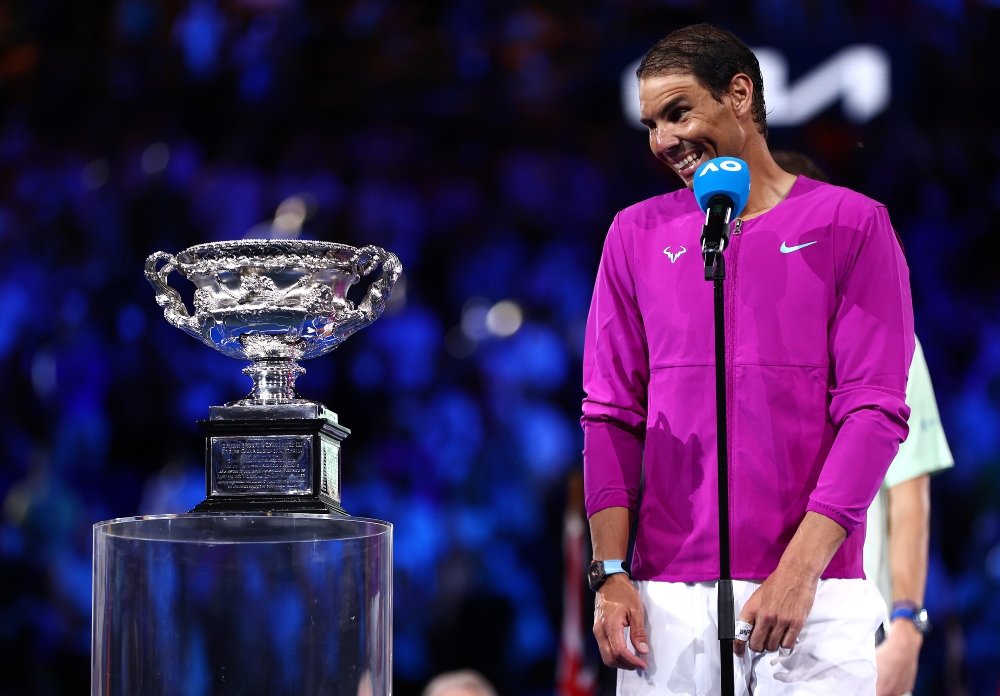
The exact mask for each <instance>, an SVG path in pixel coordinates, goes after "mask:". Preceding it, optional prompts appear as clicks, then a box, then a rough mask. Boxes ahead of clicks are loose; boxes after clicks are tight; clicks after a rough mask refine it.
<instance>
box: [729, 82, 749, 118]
mask: <svg viewBox="0 0 1000 696" xmlns="http://www.w3.org/2000/svg"><path fill="white" fill-rule="evenodd" d="M729 99H730V103H731V104H732V105H733V110H734V111H735V112H736V115H737V116H746V115H748V114H749V113H750V111H751V110H752V109H753V80H751V79H750V76H749V75H747V74H745V73H736V74H735V75H733V79H732V80H730V81H729Z"/></svg>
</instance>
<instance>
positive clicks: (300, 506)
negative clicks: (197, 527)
mask: <svg viewBox="0 0 1000 696" xmlns="http://www.w3.org/2000/svg"><path fill="white" fill-rule="evenodd" d="M380 266H381V273H380V274H379V276H378V278H376V279H375V280H374V281H373V282H372V283H371V284H370V285H369V286H368V289H367V291H366V294H365V297H364V299H363V300H362V301H361V302H360V303H359V304H358V305H357V307H355V305H354V304H353V303H352V302H351V301H350V300H348V299H347V292H348V290H349V289H350V288H351V286H352V285H354V284H355V283H357V282H358V280H359V279H360V278H361V277H363V276H367V275H369V274H370V273H372V272H373V271H374V270H375V269H376V268H379V267H380ZM175 270H176V271H178V272H180V273H181V274H182V275H183V276H184V277H185V278H187V279H188V280H190V281H191V282H192V283H193V284H194V285H195V291H194V298H193V303H194V314H193V315H192V314H189V313H188V310H187V307H186V306H185V304H184V302H183V301H182V299H181V296H180V294H179V293H178V292H177V290H175V289H174V288H172V287H170V285H168V283H167V277H168V276H169V275H170V273H171V272H173V271H175ZM401 272H402V266H401V264H400V262H399V259H398V258H396V256H395V255H394V254H392V253H390V252H387V251H385V250H384V249H380V248H379V247H375V246H366V247H363V248H360V249H358V248H355V247H351V246H347V245H344V244H336V243H333V242H319V241H306V240H271V239H247V240H241V241H229V242H212V243H208V244H198V245H196V246H193V247H190V248H188V249H185V250H184V251H181V252H180V253H178V254H176V255H173V254H168V253H166V252H162V251H158V252H156V253H154V254H151V255H150V256H149V258H147V259H146V269H145V273H146V279H147V280H148V281H149V282H150V284H152V286H153V287H154V288H155V290H156V302H157V304H159V305H160V306H161V307H163V314H164V316H165V317H166V319H167V321H168V322H170V323H171V324H172V325H174V326H176V327H177V328H179V329H182V330H183V331H185V332H186V333H188V334H190V335H191V336H194V337H195V338H197V339H199V340H201V341H202V342H204V343H206V344H208V345H210V346H212V347H213V348H215V349H216V350H218V351H220V352H222V353H224V354H226V355H228V356H230V357H234V358H240V359H242V360H248V361H250V365H249V366H247V367H245V368H244V369H243V373H244V374H246V375H248V376H250V377H251V378H252V379H253V388H252V389H251V391H250V393H249V394H248V395H247V396H246V397H244V398H243V399H239V400H237V401H232V402H230V403H228V404H226V405H224V406H211V407H209V419H208V420H207V421H200V422H199V424H200V425H201V426H202V428H203V429H204V430H205V432H206V437H205V474H206V489H207V497H206V499H205V500H204V501H203V502H201V503H200V504H199V505H197V506H196V507H195V508H194V511H195V512H201V511H224V512H335V513H340V514H345V513H344V509H343V508H342V507H341V495H340V443H341V442H342V441H343V440H344V438H345V437H347V435H349V434H350V431H349V430H348V429H347V428H345V427H344V426H342V425H340V424H339V423H338V422H337V415H336V414H335V413H333V412H332V411H330V410H328V409H327V408H326V407H325V406H323V405H322V404H320V403H315V402H312V401H308V400H305V399H301V398H299V396H298V394H297V393H296V391H295V380H296V378H297V377H299V375H301V374H303V373H305V370H304V369H303V368H302V367H301V366H300V365H299V364H298V361H300V360H304V359H306V358H314V357H316V356H319V355H323V354H324V353H328V352H330V351H331V350H333V349H334V348H336V347H337V346H338V345H340V344H341V343H343V342H344V340H346V339H347V337H348V336H350V335H351V334H353V333H354V332H355V331H358V330H359V329H362V328H364V327H365V326H368V325H369V324H371V323H372V322H373V321H375V320H376V319H378V318H379V317H380V316H381V315H382V312H383V311H384V310H385V302H386V300H387V299H388V298H389V295H390V293H391V292H392V288H393V285H394V284H395V283H396V280H397V279H398V278H399V275H400V273H401Z"/></svg>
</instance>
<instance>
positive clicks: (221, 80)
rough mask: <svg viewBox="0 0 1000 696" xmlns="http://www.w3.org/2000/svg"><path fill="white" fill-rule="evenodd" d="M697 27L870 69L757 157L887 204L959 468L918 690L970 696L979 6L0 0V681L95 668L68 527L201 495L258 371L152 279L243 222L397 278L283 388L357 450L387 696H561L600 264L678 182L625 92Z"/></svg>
mask: <svg viewBox="0 0 1000 696" xmlns="http://www.w3.org/2000/svg"><path fill="white" fill-rule="evenodd" d="M702 19H704V20H708V21H713V22H716V23H719V24H722V25H724V26H727V27H729V28H731V29H733V30H734V31H736V32H737V33H738V34H740V35H741V36H743V37H744V38H745V39H746V40H747V41H748V42H749V43H751V45H755V46H757V45H760V46H765V45H766V46H774V47H778V48H780V49H781V50H783V51H784V52H785V53H786V54H787V55H788V56H789V57H790V62H791V63H792V65H793V67H794V70H795V73H796V75H797V74H801V73H803V72H805V71H807V70H808V69H809V68H810V67H811V66H813V65H814V64H816V63H818V62H820V61H821V60H822V59H823V58H824V57H825V56H826V55H828V54H829V53H832V52H833V51H834V50H835V49H836V48H837V47H839V46H842V45H846V44H858V43H873V44H877V45H880V46H883V47H884V48H885V49H886V50H887V51H888V52H889V55H890V56H891V58H892V65H893V101H892V104H891V105H890V107H889V109H888V110H887V111H886V112H885V113H883V114H880V115H879V116H878V117H877V118H875V119H874V120H872V121H869V122H867V123H863V124H857V123H851V122H848V121H847V120H845V119H844V117H843V115H842V114H841V112H840V110H839V109H838V108H837V106H832V107H831V108H830V109H828V110H827V111H825V112H823V113H822V114H820V115H819V116H818V117H817V118H816V119H814V120H813V121H811V122H810V123H808V124H805V125H804V126H802V127H801V128H797V129H794V130H792V129H780V128H778V129H774V130H773V131H772V136H771V140H772V142H773V143H775V144H776V146H780V147H787V148H794V149H800V150H803V151H807V152H809V153H810V154H811V155H812V156H813V157H814V158H815V159H816V160H817V161H818V162H819V163H820V164H821V165H822V167H823V168H824V169H825V170H826V171H827V172H828V173H829V174H830V175H831V178H832V179H834V180H835V181H839V182H842V183H845V184H847V185H850V186H853V187H855V188H857V189H859V190H862V191H865V192H867V193H869V194H870V195H871V196H873V197H875V198H877V199H879V200H882V201H883V202H885V203H887V204H888V205H889V207H890V210H891V212H892V215H893V219H894V222H895V224H896V226H897V228H898V230H899V232H900V234H901V237H902V239H903V242H904V245H905V249H906V253H907V257H908V259H909V262H910V265H911V274H912V282H913V295H914V302H915V312H916V322H917V332H918V335H919V336H920V337H921V340H922V342H923V345H924V349H925V352H926V355H927V359H928V362H929V365H930V369H931V372H932V375H933V378H934V383H935V386H936V388H937V392H938V397H939V401H940V406H941V415H942V419H943V422H944V425H945V429H946V431H947V433H948V437H949V441H950V442H951V444H952V449H953V450H954V454H955V458H956V462H957V463H956V467H955V469H954V470H953V471H951V472H948V473H947V474H945V475H943V476H941V477H939V478H936V479H935V480H934V482H933V491H932V497H933V513H932V515H933V536H932V566H931V573H930V578H929V583H928V591H927V606H928V609H929V610H930V611H931V614H932V616H935V617H937V618H936V621H935V622H934V623H935V629H934V631H933V632H932V633H931V634H930V635H929V636H928V639H927V642H926V644H925V648H924V656H923V661H922V665H921V674H920V679H919V683H918V694H920V693H927V694H930V693H946V694H965V693H994V692H996V690H997V686H998V683H1000V666H998V665H1000V661H998V660H997V659H996V656H997V649H996V647H995V646H996V642H995V640H994V638H993V627H994V626H996V625H997V624H998V623H1000V602H998V601H996V600H995V599H994V598H993V597H994V596H995V594H996V589H997V583H998V580H1000V516H998V510H1000V505H998V500H1000V476H998V473H997V472H998V471H1000V468H998V466H997V464H998V463H1000V462H998V459H1000V457H998V453H1000V427H997V426H998V423H1000V419H998V415H1000V317H998V315H997V311H996V307H997V306H998V303H997V299H998V298H997V286H996V284H995V283H994V282H993V278H994V277H995V273H994V272H993V270H992V269H991V268H990V265H989V260H988V256H987V249H988V248H990V244H989V241H990V237H989V235H991V234H992V233H994V232H995V229H996V225H995V223H994V222H993V221H994V220H995V218H994V217H993V216H994V215H996V214H997V213H998V212H1000V176H998V175H997V171H998V168H997V166H996V163H997V161H998V157H1000V132H998V131H997V130H996V128H995V126H994V124H993V119H992V118H991V116H990V114H989V112H988V109H987V107H986V106H985V104H986V102H987V100H986V97H985V96H984V95H988V94H989V93H990V92H991V87H992V86H995V85H994V84H993V83H994V82H996V80H997V79H998V78H997V76H996V75H995V74H993V73H990V72H989V71H987V70H985V66H989V65H992V63H993V62H995V61H994V60H993V58H992V53H991V49H992V46H991V44H990V43H989V38H990V37H991V36H996V30H997V29H998V28H1000V26H998V24H1000V21H998V20H1000V7H996V6H995V5H994V4H993V3H989V2H983V3H968V2H960V1H958V0H953V1H951V2H949V1H945V0H924V1H923V2H917V1H911V2H907V1H905V0H894V1H889V0H885V1H884V2H874V3H839V2H832V1H823V0H817V1H815V2H806V3H799V2H791V0H756V1H755V2H751V3H735V2H721V1H719V2H708V1H707V0H705V1H702V2H699V1H696V0H688V1H684V0H659V1H652V0H650V1H648V2H640V1H639V0H628V1H627V2H619V1H616V2H611V1H606V2H602V1H597V0H594V1H589V2H578V1H577V2H570V1H569V0H546V2H530V1H523V2H504V3H501V2H484V1H476V0H449V1H447V2H435V3H431V2H427V3H421V2H411V1H406V2H391V1H389V0H351V1H345V2H336V3H320V2H310V1H308V0H96V1H89V2H82V1H81V0H76V1H73V2H55V1H54V0H34V1H32V2H11V1H9V0H0V364H2V366H3V375H4V376H5V377H6V378H7V379H8V382H7V384H8V386H9V387H10V388H9V389H8V390H7V392H6V393H7V397H5V398H4V399H3V406H2V408H3V438H2V442H0V446H2V456H3V465H2V466H0V502H2V527H0V564H2V565H0V568H2V575H0V577H2V582H3V587H4V590H5V591H4V599H3V602H2V605H0V606H2V613H0V642H2V645H3V648H4V653H5V655H6V656H7V659H8V660H9V661H10V662H12V663H14V664H17V665H18V669H17V670H16V671H15V674H14V675H13V676H10V677H9V678H7V679H5V680H4V683H3V684H0V694H22V693H23V694H27V693H31V694H62V693H70V692H79V691H80V690H82V689H83V688H84V686H83V685H84V684H86V683H87V682H88V679H89V677H88V674H89V669H90V664H89V643H90V601H91V597H90V573H91V567H90V563H91V527H92V525H93V523H94V522H97V521H100V520H104V519H109V518H114V517H123V516H129V515H136V514H158V513H167V512H183V511H186V510H187V509H190V507H191V506H193V505H194V504H195V503H197V502H199V501H200V500H201V499H202V497H204V473H203V465H202V461H201V453H202V441H201V438H202V433H201V431H200V430H199V428H198V426H197V423H196V422H197V421H198V420H200V419H203V418H205V417H207V414H208V407H209V406H210V405H215V404H223V403H226V402H227V401H232V400H234V399H238V398H240V397H242V396H243V395H244V394H245V393H246V392H247V391H249V388H250V383H249V380H248V379H247V378H246V377H245V376H243V375H242V374H241V373H240V370H241V369H242V367H243V366H242V365H241V364H240V363H239V362H237V361H234V360H232V359H231V358H227V357H224V356H222V355H221V354H218V353H216V352H214V351H212V350H211V349H210V348H208V347H207V346H204V345H202V344H200V343H198V342H197V341H194V340H192V339H191V338H190V337H188V336H185V335H183V333H182V332H180V331H178V330H177V329H174V328H172V327H171V326H169V325H168V324H167V323H166V322H165V321H164V320H163V318H162V313H161V311H160V310H159V308H158V307H157V306H156V304H155V302H154V301H153V291H152V288H150V287H149V286H148V284H146V281H145V279H144V278H143V274H142V270H143V266H144V263H145V259H146V257H147V256H148V255H149V254H151V253H153V252H155V251H167V252H171V253H175V252H178V251H181V250H182V249H184V248H186V247H188V246H190V245H193V244H197V243H200V242H208V241H215V240H224V239H239V238H242V237H245V236H274V237H282V238H288V237H300V238H308V239H322V240H329V241H336V242H342V243H346V244H352V245H356V246H362V245H365V244H376V245H379V246H383V247H384V248H386V249H389V250H391V251H393V252H394V253H396V254H397V255H398V256H399V257H400V259H401V260H402V263H403V266H404V276H403V279H402V281H401V282H400V284H399V285H398V286H397V291H396V293H395V294H394V295H393V298H392V300H391V302H390V305H389V308H388V310H387V312H386V314H385V315H384V316H383V317H382V318H381V319H379V320H378V321H377V322H376V323H375V324H373V325H372V326H371V327H369V328H367V329H365V330H364V331H362V332H360V333H358V334H357V335H355V336H353V337H352V338H350V339H349V340H348V341H347V342H346V343H345V344H344V345H343V346H342V347H341V348H339V349H338V350H337V351H336V352H334V353H333V354H331V355H329V356H325V357H323V358H319V359H316V360H311V361H308V362H306V363H305V364H304V365H303V367H305V368H306V370H307V373H306V374H305V375H304V376H302V377H301V378H299V380H298V383H297V386H298V388H299V391H300V393H301V394H302V395H303V396H304V397H306V398H310V399H314V400H316V401H321V402H323V403H324V404H325V405H326V406H327V407H329V408H330V409H332V410H333V411H335V412H337V413H338V414H339V416H340V422H341V423H343V424H344V425H346V426H347V427H349V428H350V429H351V430H352V434H351V436H350V437H349V438H348V439H347V441H346V442H345V443H344V450H343V473H344V482H343V498H344V505H345V507H346V508H347V510H348V511H349V512H350V513H351V514H354V515H359V516H364V517H373V518H377V519H384V520H387V521H390V522H392V523H393V524H394V525H395V534H394V548H395V597H394V600H395V606H396V607H397V610H396V613H395V638H394V643H393V648H394V676H395V683H396V693H397V694H400V695H401V696H407V694H418V693H420V689H421V688H422V685H423V684H425V683H426V682H427V681H428V679H429V678H430V677H431V676H432V675H433V674H435V673H438V672H441V671H444V670H453V669H460V668H474V669H476V670H478V671H479V672H481V673H482V674H484V675H486V676H487V677H488V678H489V679H490V680H491V681H492V682H493V684H495V685H496V687H497V689H498V691H499V692H500V693H504V694H519V695H521V696H532V695H535V694H538V695H539V696H540V695H542V694H552V693H553V691H554V684H555V675H556V665H555V660H556V650H557V645H558V642H559V637H560V629H559V626H560V621H561V612H562V600H561V598H562V593H563V591H564V587H563V572H562V554H561V539H562V525H563V519H564V514H565V506H566V504H567V481H568V479H569V477H570V475H571V473H572V472H573V471H575V470H577V469H578V468H579V466H580V461H579V452H580V449H581V445H582V438H581V435H580V432H579V425H578V417H579V403H580V398H581V396H582V392H581V390H580V386H579V385H580V356H581V351H582V330H583V324H584V321H585V319H586V312H587V307H588V304H589V300H590V293H591V288H592V282H593V275H594V272H595V271H596V264H597V260H598V257H599V253H600V247H601V243H602V241H603V237H604V233H605V232H606V230H607V227H608V225H609V223H610V221H611V218H612V216H613V214H614V212H615V211H616V210H618V209H619V208H621V207H624V206H625V205H628V204H630V203H632V202H634V201H637V200H639V199H641V198H645V197H648V196H650V195H655V194H656V193H659V192H662V191H665V190H668V189H670V188H673V187H675V186H676V183H675V182H674V181H673V180H672V179H671V176H672V175H671V174H670V173H669V172H667V171H666V170H663V169H661V168H660V167H659V165H657V163H656V162H655V161H654V160H653V158H652V156H651V155H650V154H649V152H648V150H647V148H646V143H645V136H644V135H643V133H642V132H641V131H640V130H637V129H636V128H635V127H634V125H633V124H629V123H627V122H626V121H625V119H624V116H623V114H622V109H621V97H620V91H621V86H622V74H623V71H624V70H625V69H626V68H627V66H628V65H629V64H630V63H631V62H632V61H634V60H635V59H636V58H638V57H639V56H640V55H641V54H642V53H643V52H644V51H645V50H646V49H647V48H648V47H649V45H651V43H652V42H653V41H655V40H656V39H658V38H660V36H662V35H663V34H665V33H667V32H668V31H669V30H670V29H672V28H675V27H677V26H680V25H682V24H686V23H690V22H692V21H697V20H702ZM796 75H793V76H792V77H793V78H794V77H795V76H796ZM766 96H767V89H766V85H765V97H766ZM173 280H174V282H175V283H176V285H177V287H178V288H179V289H182V294H183V293H184V292H187V293H188V294H189V292H190V291H189V290H184V289H183V284H184V283H186V281H184V280H183V279H182V278H180V277H179V276H176V275H175V276H174V278H173ZM580 581H581V582H582V575H581V577H580ZM584 623H585V624H586V621H585V622H584Z"/></svg>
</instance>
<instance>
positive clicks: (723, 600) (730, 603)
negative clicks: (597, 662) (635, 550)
mask: <svg viewBox="0 0 1000 696" xmlns="http://www.w3.org/2000/svg"><path fill="white" fill-rule="evenodd" d="M704 253H705V280H711V281H712V282H713V284H714V289H715V293H714V294H715V403H716V431H717V450H718V452H717V453H718V460H719V592H718V604H717V611H718V618H719V659H720V661H721V663H722V693H723V695H724V696H732V694H733V692H734V687H735V679H734V674H733V640H735V638H736V616H735V613H736V612H735V608H734V606H735V601H734V598H733V579H732V571H731V569H730V566H729V454H728V441H727V439H726V327H725V323H724V321H725V313H724V311H723V309H724V305H723V294H722V281H723V279H724V278H725V277H726V264H725V259H724V258H723V256H722V250H721V249H705V250H704Z"/></svg>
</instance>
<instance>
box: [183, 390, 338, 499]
mask: <svg viewBox="0 0 1000 696" xmlns="http://www.w3.org/2000/svg"><path fill="white" fill-rule="evenodd" d="M209 412H210V417H209V419H208V420H206V421H199V425H200V426H201V427H202V429H203V430H204V431H205V484H206V493H207V495H206V498H205V500H203V501H202V502H201V503H199V504H198V505H196V506H195V507H194V508H193V509H192V510H191V512H255V513H265V514H266V513H287V512H300V513H317V514H333V515H347V514H348V513H347V512H346V511H345V510H344V508H343V506H342V505H341V503H340V443H341V442H342V441H343V440H344V438H346V437H347V436H348V435H349V434H350V432H351V431H350V430H348V429H347V428H345V427H344V426H342V425H340V424H339V423H338V422H337V414H335V413H333V412H332V411H329V410H327V409H326V408H325V407H323V406H322V404H316V403H312V402H298V403H293V404H270V405H269V404H263V405H255V406H212V407H210V409H209Z"/></svg>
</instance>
